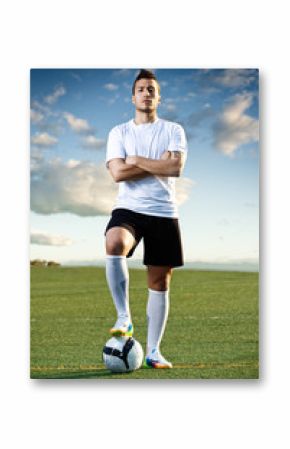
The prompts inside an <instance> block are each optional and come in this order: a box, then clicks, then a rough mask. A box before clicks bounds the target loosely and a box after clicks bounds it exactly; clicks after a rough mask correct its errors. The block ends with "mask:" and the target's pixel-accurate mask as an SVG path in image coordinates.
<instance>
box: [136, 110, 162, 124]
mask: <svg viewBox="0 0 290 449" xmlns="http://www.w3.org/2000/svg"><path fill="white" fill-rule="evenodd" d="M156 119H157V114H156V111H153V112H139V111H136V114H135V119H134V122H135V124H136V125H144V124H145V123H153V122H155V120H156Z"/></svg>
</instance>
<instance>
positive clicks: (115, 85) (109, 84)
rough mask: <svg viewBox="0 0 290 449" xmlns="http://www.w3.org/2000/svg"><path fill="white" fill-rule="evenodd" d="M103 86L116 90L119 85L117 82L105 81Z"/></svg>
mask: <svg viewBox="0 0 290 449" xmlns="http://www.w3.org/2000/svg"><path fill="white" fill-rule="evenodd" d="M104 88H105V89H107V90H110V91H113V90H118V88H119V86H118V85H117V84H113V83H107V84H105V85H104Z"/></svg>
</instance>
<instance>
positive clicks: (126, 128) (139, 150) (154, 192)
mask: <svg viewBox="0 0 290 449" xmlns="http://www.w3.org/2000/svg"><path fill="white" fill-rule="evenodd" d="M164 151H181V152H183V153H186V152H187V142H186V137H185V132H184V130H183V128H182V126H181V125H179V124H178V123H174V122H169V121H167V120H163V119H160V118H157V119H156V120H155V121H154V122H152V123H145V124H141V125H136V124H135V122H134V120H133V119H132V120H129V121H128V122H126V123H122V124H121V125H117V126H115V127H114V128H113V129H112V130H111V131H110V133H109V137H108V142H107V156H106V163H107V166H108V162H109V161H110V160H111V159H115V158H122V159H125V158H126V157H127V156H143V157H147V158H150V159H160V158H161V155H162V153H163V152H164ZM175 179H176V178H174V177H167V176H155V175H152V176H148V177H146V178H142V179H138V180H130V181H121V182H120V183H119V194H118V197H117V202H116V205H115V207H114V209H116V208H125V209H130V210H132V211H134V212H139V213H142V214H147V215H156V216H160V217H174V218H176V217H177V216H178V211H177V205H176V200H175Z"/></svg>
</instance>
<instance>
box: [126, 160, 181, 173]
mask: <svg viewBox="0 0 290 449" xmlns="http://www.w3.org/2000/svg"><path fill="white" fill-rule="evenodd" d="M135 165H136V167H137V168H141V169H143V170H146V171H148V172H149V173H151V174H152V175H156V176H180V168H181V167H180V161H179V160H178V159H174V158H173V159H171V158H168V159H149V158H146V157H141V156H136V158H135Z"/></svg>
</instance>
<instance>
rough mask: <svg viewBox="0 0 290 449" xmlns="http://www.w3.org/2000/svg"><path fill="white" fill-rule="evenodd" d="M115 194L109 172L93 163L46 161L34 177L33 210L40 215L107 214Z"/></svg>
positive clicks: (34, 172) (33, 173)
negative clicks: (65, 213) (66, 213)
mask: <svg viewBox="0 0 290 449" xmlns="http://www.w3.org/2000/svg"><path fill="white" fill-rule="evenodd" d="M116 194H117V185H116V184H115V183H114V181H113V180H112V178H111V177H110V175H109V173H108V171H107V169H106V168H105V167H104V166H101V165H95V164H93V163H91V162H81V161H69V162H66V163H64V162H62V161H60V160H59V159H56V160H52V161H49V162H43V164H39V165H38V166H36V168H35V170H33V172H32V176H31V209H32V210H33V211H34V212H36V213H39V214H55V213H62V212H70V213H72V214H76V215H79V216H84V217H85V216H97V215H108V214H110V212H111V210H112V207H113V205H114V201H115V198H116Z"/></svg>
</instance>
